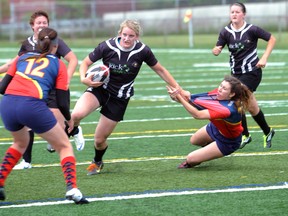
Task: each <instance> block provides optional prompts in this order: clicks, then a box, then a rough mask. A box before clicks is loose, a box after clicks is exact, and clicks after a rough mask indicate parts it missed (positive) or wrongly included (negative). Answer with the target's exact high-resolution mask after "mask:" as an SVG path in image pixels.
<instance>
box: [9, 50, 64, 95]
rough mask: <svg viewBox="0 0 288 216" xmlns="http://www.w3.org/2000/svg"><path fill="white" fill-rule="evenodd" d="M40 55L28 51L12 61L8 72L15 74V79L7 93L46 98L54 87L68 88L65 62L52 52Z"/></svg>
mask: <svg viewBox="0 0 288 216" xmlns="http://www.w3.org/2000/svg"><path fill="white" fill-rule="evenodd" d="M39 55H40V54H39V53H33V52H28V53H26V54H23V55H22V56H20V57H18V58H17V59H16V60H15V61H14V62H13V63H12V65H11V66H10V68H9V70H8V71H7V74H9V75H11V76H13V79H12V80H11V82H10V83H9V85H8V87H7V89H6V91H5V94H11V95H19V96H28V97H34V98H38V99H43V100H45V99H47V96H48V94H49V92H50V91H51V90H52V89H61V90H67V89H68V83H67V71H66V65H65V64H64V62H62V61H61V60H60V59H59V58H57V57H56V56H55V55H52V54H49V55H46V56H45V57H43V58H37V56H39Z"/></svg>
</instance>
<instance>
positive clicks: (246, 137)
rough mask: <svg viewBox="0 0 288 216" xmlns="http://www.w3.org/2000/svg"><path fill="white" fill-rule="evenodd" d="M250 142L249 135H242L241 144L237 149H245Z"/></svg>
mask: <svg viewBox="0 0 288 216" xmlns="http://www.w3.org/2000/svg"><path fill="white" fill-rule="evenodd" d="M251 141H252V137H251V134H249V135H248V136H246V135H243V136H242V142H241V144H240V147H239V149H242V148H244V147H245V146H246V145H247V144H248V143H250V142H251Z"/></svg>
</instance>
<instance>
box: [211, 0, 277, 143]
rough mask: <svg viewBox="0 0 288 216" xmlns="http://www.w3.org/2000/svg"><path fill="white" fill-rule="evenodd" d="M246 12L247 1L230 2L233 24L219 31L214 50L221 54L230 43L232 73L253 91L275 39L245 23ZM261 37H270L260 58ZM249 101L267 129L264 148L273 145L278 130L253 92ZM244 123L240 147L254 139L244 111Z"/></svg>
mask: <svg viewBox="0 0 288 216" xmlns="http://www.w3.org/2000/svg"><path fill="white" fill-rule="evenodd" d="M245 15H246V7H245V5H244V4H242V3H239V2H236V3H234V4H232V5H231V6H230V24H229V25H227V26H226V27H225V28H224V29H222V31H221V32H220V34H219V37H218V41H217V43H216V46H215V47H214V48H213V50H212V53H213V54H214V55H216V56H218V55H219V54H220V53H221V51H222V49H223V48H224V46H225V45H227V47H228V50H229V53H230V67H231V74H232V75H233V76H234V77H236V78H238V79H239V80H240V81H241V82H242V83H243V84H245V85H246V86H247V87H248V88H249V89H250V91H251V92H255V91H256V89H257V87H258V86H259V84H260V82H261V79H262V68H265V66H266V63H267V60H268V57H269V56H270V54H271V52H272V50H273V48H274V45H275V42H276V39H275V37H274V36H273V35H272V34H271V33H269V32H267V31H265V30H263V29H261V28H259V27H258V26H255V25H252V24H248V23H246V21H245ZM258 39H263V40H265V41H268V43H267V47H266V50H265V52H264V53H263V55H262V57H261V58H260V59H259V58H258V55H257V43H258ZM249 104H250V105H249V107H248V111H249V112H250V114H251V115H252V117H253V119H254V120H255V121H256V122H257V124H258V125H259V126H260V128H261V129H262V131H263V132H264V135H263V138H264V148H270V147H271V145H272V138H273V136H274V134H275V131H274V130H273V129H272V128H271V127H270V126H269V125H268V124H267V122H266V119H265V116H264V114H263V112H262V110H261V109H260V108H259V106H258V103H257V101H256V98H255V96H254V94H253V95H252V96H251V101H250V102H249ZM242 125H243V127H244V131H243V136H242V142H241V146H240V148H243V147H244V146H245V145H247V144H248V143H250V142H251V141H252V138H251V135H250V134H249V131H248V126H247V120H246V116H245V115H244V114H243V116H242Z"/></svg>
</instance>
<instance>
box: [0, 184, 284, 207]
mask: <svg viewBox="0 0 288 216" xmlns="http://www.w3.org/2000/svg"><path fill="white" fill-rule="evenodd" d="M280 189H288V183H287V182H284V183H283V184H282V185H275V186H262V187H247V188H228V189H215V190H192V191H174V192H173V191H171V192H158V193H144V194H134V195H126V196H117V195H116V196H108V197H101V198H87V200H88V201H89V202H99V201H115V200H129V199H145V198H155V197H170V196H183V195H197V194H216V193H237V192H247V191H267V190H280ZM68 203H73V201H68V200H63V201H54V202H36V203H27V204H19V205H8V206H0V209H4V208H24V207H33V206H49V205H61V204H62V205H63V204H68Z"/></svg>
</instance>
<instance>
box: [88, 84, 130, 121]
mask: <svg viewBox="0 0 288 216" xmlns="http://www.w3.org/2000/svg"><path fill="white" fill-rule="evenodd" d="M86 92H90V93H92V94H93V95H94V96H95V97H96V98H97V99H98V101H99V103H100V106H101V109H100V113H101V114H102V115H104V116H105V117H107V118H109V119H111V120H113V121H117V122H119V121H122V120H123V118H124V114H125V112H126V109H127V106H128V103H129V100H130V98H128V99H120V98H117V97H115V96H112V95H111V94H110V93H109V92H108V91H107V90H106V89H104V88H102V87H98V88H92V87H89V88H87V89H86Z"/></svg>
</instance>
